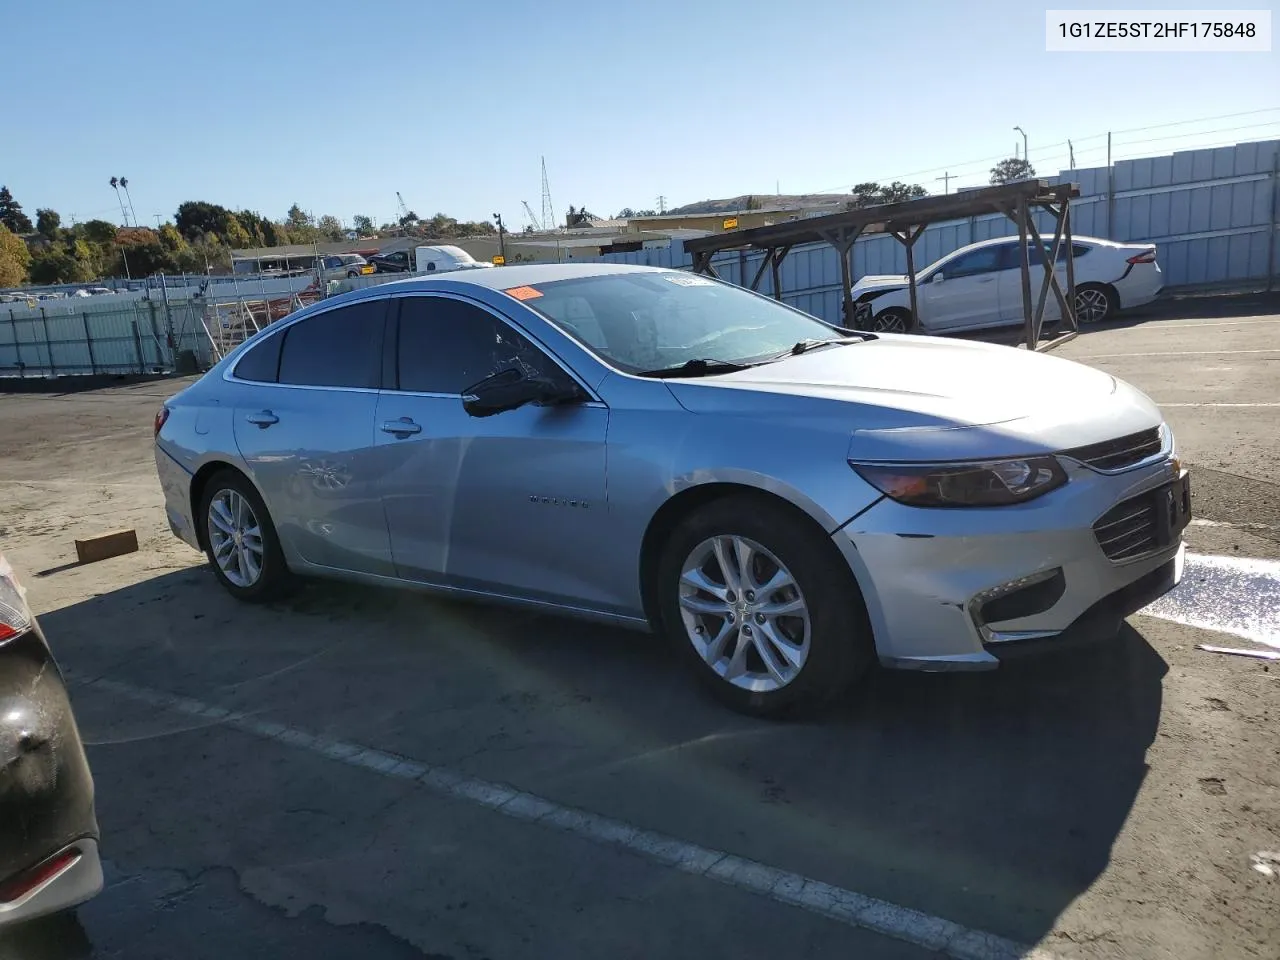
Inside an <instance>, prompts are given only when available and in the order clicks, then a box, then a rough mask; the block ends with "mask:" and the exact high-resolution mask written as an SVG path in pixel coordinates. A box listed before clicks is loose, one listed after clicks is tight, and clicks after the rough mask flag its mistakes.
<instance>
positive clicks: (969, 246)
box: [952, 234, 1107, 253]
mask: <svg viewBox="0 0 1280 960" xmlns="http://www.w3.org/2000/svg"><path fill="white" fill-rule="evenodd" d="M1040 239H1041V240H1042V241H1043V242H1044V243H1045V245H1046V246H1047V245H1049V244H1051V243H1053V235H1052V234H1049V235H1048V236H1045V235H1044V234H1041V237H1040ZM1017 242H1018V238H1017V237H992V238H991V239H990V240H979V241H978V242H977V243H966V244H965V245H964V246H963V247H959V248H957V249H955V250H953V251H952V253H959V252H960V251H961V250H980V249H982V248H983V247H1000V246H1005V245H1006V244H1015V243H1017ZM1034 242H1035V240H1034V239H1033V238H1031V237H1027V243H1034ZM1071 242H1072V243H1092V244H1095V245H1096V244H1103V243H1106V242H1107V241H1105V240H1099V239H1098V238H1097V237H1072V238H1071Z"/></svg>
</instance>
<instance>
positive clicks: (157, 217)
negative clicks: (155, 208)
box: [151, 213, 161, 230]
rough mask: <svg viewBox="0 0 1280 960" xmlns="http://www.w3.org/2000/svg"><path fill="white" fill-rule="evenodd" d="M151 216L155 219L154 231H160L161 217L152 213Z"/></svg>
mask: <svg viewBox="0 0 1280 960" xmlns="http://www.w3.org/2000/svg"><path fill="white" fill-rule="evenodd" d="M151 216H153V217H155V218H156V229H157V230H159V229H160V216H161V215H160V214H158V213H153V214H152V215H151Z"/></svg>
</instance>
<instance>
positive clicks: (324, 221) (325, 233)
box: [316, 213, 347, 240]
mask: <svg viewBox="0 0 1280 960" xmlns="http://www.w3.org/2000/svg"><path fill="white" fill-rule="evenodd" d="M316 229H317V230H318V231H320V236H321V237H323V238H324V239H325V240H341V239H342V238H343V236H345V235H346V232H347V231H346V230H345V229H344V228H343V226H342V221H341V220H339V219H338V218H337V217H335V216H333V215H332V214H329V213H326V214H325V215H324V216H323V217H321V218H320V219H319V220H317V221H316Z"/></svg>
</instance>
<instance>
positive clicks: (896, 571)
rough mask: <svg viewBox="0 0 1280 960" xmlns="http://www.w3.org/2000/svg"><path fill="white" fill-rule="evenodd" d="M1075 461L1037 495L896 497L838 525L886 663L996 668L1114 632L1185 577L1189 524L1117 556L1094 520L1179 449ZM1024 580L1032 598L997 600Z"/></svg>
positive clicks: (1162, 480) (1158, 474) (1149, 483)
mask: <svg viewBox="0 0 1280 960" xmlns="http://www.w3.org/2000/svg"><path fill="white" fill-rule="evenodd" d="M1064 467H1066V469H1067V472H1068V477H1069V479H1070V482H1069V483H1067V484H1066V486H1064V487H1062V488H1060V489H1058V490H1055V491H1053V492H1052V493H1050V494H1048V495H1046V496H1044V497H1041V498H1039V499H1038V500H1033V501H1031V502H1030V503H1026V504H1021V505H1019V506H1014V507H1000V508H993V509H976V508H975V509H951V510H946V509H921V508H917V507H907V506H903V505H902V504H899V503H895V502H894V501H892V500H888V499H885V500H882V501H880V502H879V503H877V504H876V505H875V506H874V507H872V508H871V509H870V510H868V511H866V512H865V513H864V514H862V515H861V516H859V517H857V518H856V519H855V520H853V521H852V522H850V523H849V524H847V525H846V526H845V527H843V528H841V529H840V530H838V531H837V532H836V533H835V534H834V539H835V542H836V545H837V547H839V549H840V550H841V552H842V553H843V554H844V556H845V558H846V560H847V561H848V562H849V565H850V567H851V568H852V570H853V572H854V574H855V576H856V577H857V579H858V582H859V586H860V588H861V590H862V593H863V596H864V599H865V600H866V604H867V611H868V614H869V616H870V619H871V624H872V628H873V630H874V633H875V639H876V649H877V652H878V654H879V658H880V661H881V663H883V664H884V665H886V666H891V667H898V668H907V669H918V670H990V669H993V668H995V667H997V666H998V665H999V663H1000V661H1001V660H1003V659H1006V658H1008V657H1009V656H1012V655H1015V654H1016V653H1017V652H1020V651H1029V650H1031V649H1038V650H1042V649H1054V648H1055V646H1063V645H1065V644H1066V643H1067V641H1069V640H1073V638H1074V637H1079V636H1081V635H1092V636H1098V637H1101V636H1106V635H1112V636H1113V635H1114V633H1115V631H1116V630H1117V629H1118V627H1119V625H1120V623H1121V622H1122V621H1123V619H1124V617H1126V616H1128V615H1129V614H1131V613H1133V612H1135V611H1136V610H1137V609H1140V608H1141V607H1142V606H1145V605H1146V604H1147V603H1150V602H1151V601H1152V600H1154V599H1156V597H1158V596H1160V595H1162V594H1163V593H1166V592H1168V591H1169V590H1170V589H1172V588H1173V587H1174V586H1175V585H1176V584H1177V583H1178V581H1179V580H1180V579H1181V576H1182V557H1183V553H1184V548H1183V545H1182V543H1181V538H1180V536H1179V537H1178V538H1176V539H1174V540H1173V541H1172V542H1169V543H1167V544H1166V545H1164V546H1163V547H1156V548H1153V549H1152V550H1151V551H1150V552H1147V553H1144V554H1143V555H1141V556H1138V557H1136V558H1133V559H1126V560H1122V561H1113V560H1110V559H1108V558H1107V556H1106V554H1105V553H1104V552H1103V549H1102V547H1101V546H1100V545H1099V541H1098V538H1097V537H1096V536H1095V534H1094V531H1093V524H1094V523H1095V522H1097V521H1098V520H1099V519H1100V518H1102V517H1103V516H1104V515H1105V514H1106V513H1107V512H1108V511H1109V510H1111V509H1112V508H1113V507H1115V506H1116V505H1117V504H1119V503H1121V502H1122V501H1126V500H1128V499H1129V498H1131V497H1135V496H1138V495H1140V494H1143V493H1147V492H1148V491H1152V490H1155V489H1157V488H1159V487H1162V486H1164V485H1165V484H1168V483H1170V482H1171V481H1174V480H1176V479H1177V478H1178V476H1179V469H1180V468H1179V466H1178V463H1177V461H1176V460H1174V459H1167V460H1164V461H1162V462H1159V463H1156V464H1154V465H1149V466H1146V467H1142V468H1139V469H1135V470H1131V471H1127V472H1124V473H1120V474H1113V475H1104V474H1100V473H1096V472H1094V471H1092V470H1090V469H1088V468H1087V467H1084V466H1080V465H1073V464H1068V463H1064ZM1028 585H1030V588H1028ZM1019 588H1028V589H1024V590H1023V591H1022V594H1021V598H1020V599H1021V601H1023V602H1020V603H1013V604H1006V605H1005V606H1004V607H1003V609H1002V608H1000V607H999V606H997V605H994V604H992V603H991V602H990V601H991V600H992V599H993V598H997V597H999V596H1001V591H1008V592H1013V591H1014V590H1017V589H1019ZM1135 602H1136V603H1137V606H1136V607H1135V606H1133V604H1134V603H1135ZM993 613H994V614H996V616H992V614H993ZM999 618H1003V619H999Z"/></svg>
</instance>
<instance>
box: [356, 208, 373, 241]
mask: <svg viewBox="0 0 1280 960" xmlns="http://www.w3.org/2000/svg"><path fill="white" fill-rule="evenodd" d="M351 227H352V229H353V230H355V232H356V233H358V234H360V236H362V237H367V236H369V235H370V234H371V233H373V218H372V217H368V216H365V215H364V214H363V213H357V214H356V215H355V216H354V217H352V218H351Z"/></svg>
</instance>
